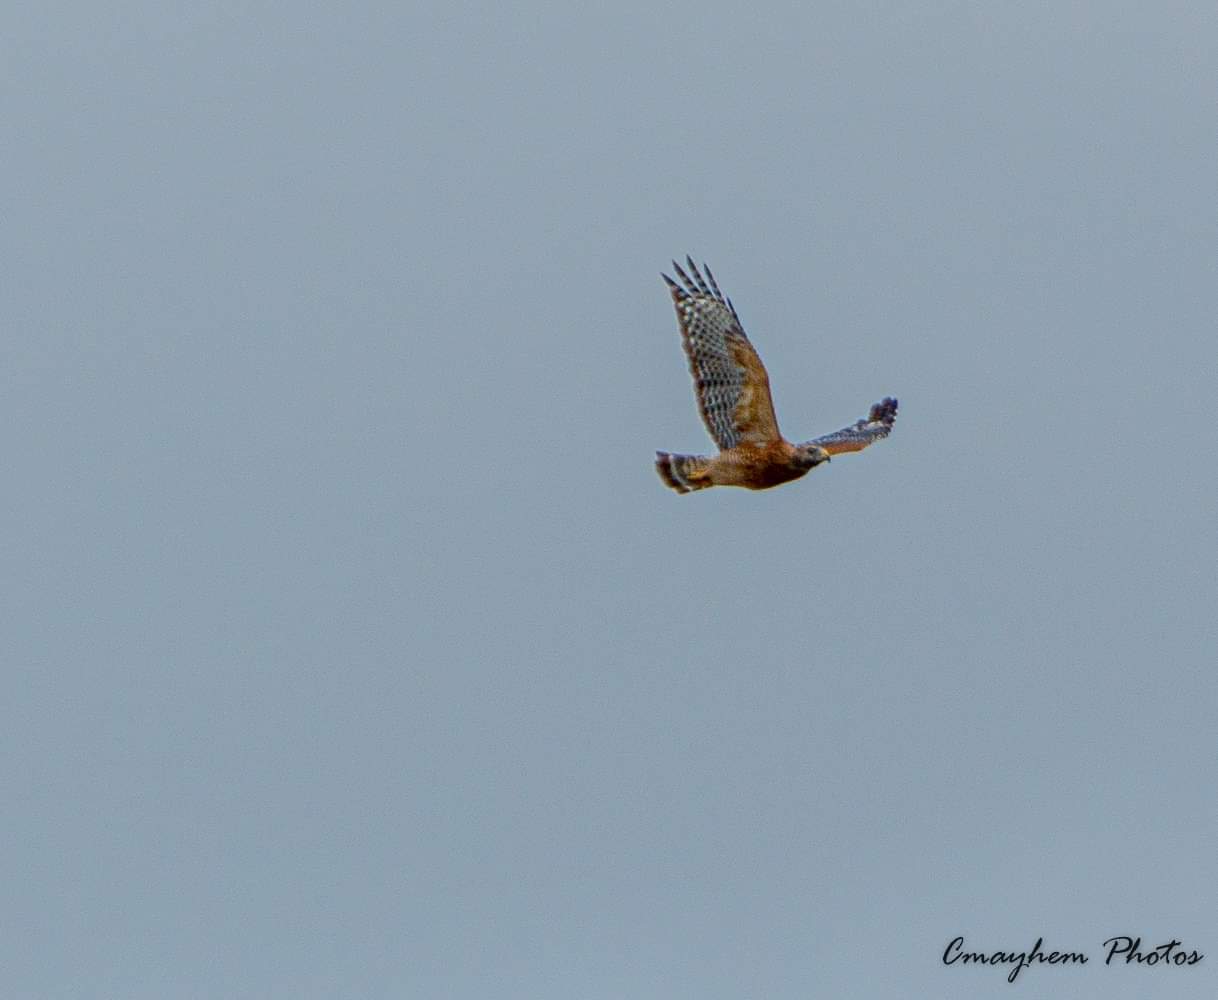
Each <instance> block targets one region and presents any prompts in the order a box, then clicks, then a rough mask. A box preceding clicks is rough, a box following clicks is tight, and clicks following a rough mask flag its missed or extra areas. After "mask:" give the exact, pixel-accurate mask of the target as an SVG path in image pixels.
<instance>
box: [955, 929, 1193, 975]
mask: <svg viewBox="0 0 1218 1000" xmlns="http://www.w3.org/2000/svg"><path fill="white" fill-rule="evenodd" d="M1044 945H1045V939H1044V938H1037V939H1036V944H1034V945H1033V946H1032V950H1031V951H1019V952H1014V951H969V950H966V948H965V945H964V937H963V936H961V937H954V938H952V939H951V941H949V942H948V944H947V947H946V948H944V949H943V964H944V965H1009V966H1011V971H1010V973H1009V974H1008V975H1007V982H1008V983H1013V982H1015V980H1016V978H1017V977H1018V976H1019V974H1020V973H1021V972H1022V971H1023V970H1024V969H1026V968H1028V967H1029V966H1031V965H1032V964H1033V963H1036V964H1038V965H1086V964H1087V963H1088V962H1090V961H1091V957H1090V956H1089V955H1087V954H1085V953H1083V952H1081V951H1046V950H1045V946H1044ZM1104 949H1105V954H1104V964H1105V965H1122V964H1123V965H1134V964H1137V965H1143V966H1146V965H1165V966H1173V965H1176V966H1186V965H1196V964H1197V963H1198V962H1200V961H1201V960H1202V959H1203V958H1205V955H1203V954H1202V953H1201V952H1199V951H1196V950H1190V951H1186V950H1185V949H1184V946H1183V945H1182V944H1181V943H1180V942H1179V941H1177V940H1176V939H1175V938H1172V939H1171V940H1170V941H1166V942H1164V943H1163V944H1158V945H1155V946H1154V947H1153V948H1152V947H1145V946H1143V944H1142V939H1141V938H1140V937H1127V936H1125V935H1120V936H1118V937H1110V938H1109V939H1108V940H1107V941H1105V942H1104Z"/></svg>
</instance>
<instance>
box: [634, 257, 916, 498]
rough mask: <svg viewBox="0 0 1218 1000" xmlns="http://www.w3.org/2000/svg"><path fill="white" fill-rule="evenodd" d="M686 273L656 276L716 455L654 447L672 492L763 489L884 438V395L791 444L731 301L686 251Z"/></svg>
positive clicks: (890, 414)
mask: <svg viewBox="0 0 1218 1000" xmlns="http://www.w3.org/2000/svg"><path fill="white" fill-rule="evenodd" d="M685 261H686V263H687V264H688V265H689V270H690V273H691V274H692V275H693V277H692V278H691V277H690V276H689V275H688V274H686V273H685V272H684V271H683V270H681V265H680V264H678V263H677V262H676V261H673V265H672V266H673V267H674V268H675V269H676V272H677V276H678V277H679V278H680V279H681V284H677V282H675V281H673V280H672V278H670V277H669V276H668V275H667V274H665V275H662V277H663V278H664V280H665V281H666V282H667V283H668V288H669V290H670V291H671V292H672V301H673V305H674V306H676V309H677V323H678V324H679V325H680V327H681V342H682V344H683V345H684V347H685V353H686V355H687V356H688V357H689V370H690V373H691V374H692V375H693V377H694V392H695V393H696V395H697V397H698V410H699V411H700V412H701V414H702V422H703V423H705V424H706V429H707V431H709V432H710V436H711V437H712V438H713V439H714V441H715V444H717V445H718V446H719V454H718V455H714V456H706V455H670V454H669V453H668V452H666V451H657V452H656V471H657V472H658V473H659V474H660V478H661V479H662V480H664V483H665V485H667V486H669V487H671V488H672V489H674V490H676V491H677V492H678V493H689V492H691V491H693V490H704V489H707V488H708V487H711V486H743V487H745V488H746V489H750V490H768V489H769V488H770V487H771V486H780V485H781V484H783V483H789V482H791V480H793V479H798V478H799V477H800V476H803V475H806V474H807V473H808V472H809V471H810V470H811V469H814V468H816V466H818V465H820V464H821V463H822V462H827V461H829V458H830V456H832V455H840V454H842V453H843V452H847V451H862V450H863V449H864V448H866V447H867V446H868V445H869V444H872V443H873V442H875V441H879V440H881V439H883V438H886V437H888V434H889V432H890V431H891V430H892V425H893V422H894V421H895V420H896V417H897V401H896V400H895V399H893V398H892V397H886V398H884V399H882V400H880V402H878V403H876V404H875V405H874V406H873V407H872V408H871V412H870V413H869V414H868V415H867V417H866V418H865V419H862V420H859V421H857V422H855V423H853V424H851V425H850V426H849V427H843V428H842V429H841V430H840V431H834V432H833V433H832V434H826V435H824V436H823V437H818V438H814V439H813V440H811V441H804V442H803V443H802V444H792V443H791V442H790V441H788V440H786V438H784V437H783V436H782V434H781V432H780V431H779V430H778V420H777V418H776V417H775V416H774V401H773V400H772V399H771V398H770V377H769V375H767V374H766V370H765V365H763V364H762V363H761V358H760V357H758V355H757V352H756V351H755V350H754V349H753V345H752V344H751V343H749V338H748V337H746V336H745V334H744V328H743V327H742V326H741V325H740V317H738V316H737V315H736V310H735V308H734V307H733V306H732V302H731V299H727V298H724V296H723V293H722V292H720V291H719V286H718V284H717V283H716V282H715V276H714V275H713V274H711V271H710V268H709V267H706V265H703V267H704V268H705V270H706V277H705V278H703V277H702V273H701V272H700V271H699V270H698V267H697V265H696V264H695V263H694V262H693V259H692V258H690V257H686V258H685Z"/></svg>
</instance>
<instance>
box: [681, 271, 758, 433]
mask: <svg viewBox="0 0 1218 1000" xmlns="http://www.w3.org/2000/svg"><path fill="white" fill-rule="evenodd" d="M685 260H686V263H687V264H688V265H689V269H690V271H691V272H692V274H693V278H690V276H689V275H688V274H686V273H685V272H684V271H683V270H681V265H680V264H678V263H677V262H676V261H673V265H672V266H673V267H674V268H675V269H676V272H677V276H678V277H679V278H680V279H681V281H682V283H683V284H682V285H679V284H677V283H676V282H675V281H673V280H672V278H670V277H669V276H668V275H666V274H665V275H663V276H662V277H663V278H664V280H665V281H666V282H667V283H668V287H669V289H670V291H671V292H672V301H673V305H674V306H676V310H677V322H678V323H679V324H680V327H681V341H682V343H683V345H684V347H685V353H686V355H687V356H688V357H689V370H690V373H691V374H692V375H693V377H694V390H695V393H696V395H697V397H698V409H699V410H700V411H701V413H702V421H703V423H705V424H706V429H707V431H709V432H710V436H711V437H712V438H714V440H715V443H716V444H717V445H718V446H719V448H720V449H721V450H724V451H726V450H727V449H729V448H734V447H736V445H738V444H741V443H749V444H768V443H770V442H772V441H777V440H779V437H780V435H779V433H778V421H777V420H776V419H775V417H774V402H773V400H772V399H771V397H770V379H769V376H768V375H767V374H766V370H765V365H763V364H762V363H761V358H760V357H758V356H757V352H756V351H755V350H754V349H753V345H752V344H751V343H749V338H748V337H746V336H745V333H744V329H743V328H742V327H741V326H740V319H739V317H738V316H737V315H736V310H735V309H734V308H732V304H731V301H730V300H728V299H726V298H724V297H723V293H722V292H720V291H719V286H718V284H716V283H715V277H714V275H713V274H711V271H710V268H709V267H708V268H706V278H705V279H704V278H703V277H702V273H701V272H700V271H699V270H698V268H697V265H695V264H694V262H693V260H692V259H691V258H689V257H686V258H685ZM708 279H709V280H708Z"/></svg>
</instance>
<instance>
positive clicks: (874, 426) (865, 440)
mask: <svg viewBox="0 0 1218 1000" xmlns="http://www.w3.org/2000/svg"><path fill="white" fill-rule="evenodd" d="M896 419H897V401H896V400H895V399H893V398H892V397H891V396H888V397H886V398H884V399H882V400H880V402H878V403H876V404H875V405H874V406H873V407H872V408H871V412H870V413H869V414H868V415H867V418H866V419H865V420H859V421H857V422H855V423H853V424H851V425H850V426H849V427H843V428H842V429H841V430H840V431H834V432H833V433H832V434H826V435H824V437H818V438H816V439H815V440H813V441H805V442H804V444H805V445H809V444H815V445H819V446H820V447H822V448H824V449H825V451H827V452H828V453H829V454H830V455H841V454H843V453H844V452H848V451H862V450H863V449H864V448H866V447H867V446H868V445H869V444H874V443H875V442H876V441H882V440H883V439H884V438H886V437H888V435H889V433H891V431H892V425H893V423H894V422H895V421H896Z"/></svg>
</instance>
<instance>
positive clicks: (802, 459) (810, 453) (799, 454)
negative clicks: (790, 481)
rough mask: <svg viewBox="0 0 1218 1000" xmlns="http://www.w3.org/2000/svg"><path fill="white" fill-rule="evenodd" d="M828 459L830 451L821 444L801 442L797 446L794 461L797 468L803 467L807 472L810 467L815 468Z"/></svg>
mask: <svg viewBox="0 0 1218 1000" xmlns="http://www.w3.org/2000/svg"><path fill="white" fill-rule="evenodd" d="M827 461H829V453H828V452H827V451H825V449H824V448H822V447H821V446H820V445H817V444H800V445H796V446H795V455H794V458H793V459H792V462H793V464H794V465H795V467H796V468H797V469H803V470H804V471H805V472H806V471H807V470H808V469H815V468H816V467H817V466H818V465H820V463H821V462H827Z"/></svg>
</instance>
